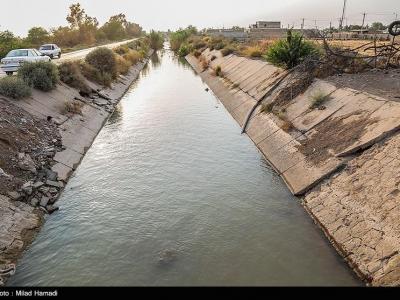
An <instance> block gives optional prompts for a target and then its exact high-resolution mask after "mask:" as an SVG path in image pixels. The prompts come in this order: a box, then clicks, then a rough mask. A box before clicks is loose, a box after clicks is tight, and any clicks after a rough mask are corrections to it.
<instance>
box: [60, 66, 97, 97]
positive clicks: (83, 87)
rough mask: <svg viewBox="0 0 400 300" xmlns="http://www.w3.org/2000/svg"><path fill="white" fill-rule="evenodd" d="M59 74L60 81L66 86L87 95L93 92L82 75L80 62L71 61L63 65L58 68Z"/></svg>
mask: <svg viewBox="0 0 400 300" xmlns="http://www.w3.org/2000/svg"><path fill="white" fill-rule="evenodd" d="M58 72H59V74H60V80H61V81H62V82H64V83H65V84H67V85H69V86H70V87H73V88H75V89H77V90H79V91H80V92H83V93H86V94H89V93H90V92H91V89H90V88H89V86H88V85H87V84H86V82H85V78H84V76H83V75H82V72H81V69H80V65H79V62H77V61H69V62H65V63H62V64H61V65H60V66H59V67H58Z"/></svg>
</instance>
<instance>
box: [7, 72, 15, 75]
mask: <svg viewBox="0 0 400 300" xmlns="http://www.w3.org/2000/svg"><path fill="white" fill-rule="evenodd" d="M6 74H7V75H8V76H12V74H14V72H6Z"/></svg>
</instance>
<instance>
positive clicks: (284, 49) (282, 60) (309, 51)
mask: <svg viewBox="0 0 400 300" xmlns="http://www.w3.org/2000/svg"><path fill="white" fill-rule="evenodd" d="M313 55H315V56H317V55H319V50H318V48H317V47H316V46H315V45H314V44H313V43H311V42H308V41H305V40H304V38H303V36H302V35H301V34H299V33H293V32H292V31H291V30H288V32H287V37H286V39H281V40H278V41H276V42H275V43H273V44H272V45H271V46H270V47H269V49H268V50H267V53H266V55H265V58H266V59H267V61H269V62H271V63H272V64H274V65H276V66H279V67H283V68H286V69H291V68H294V67H295V66H297V65H298V64H300V63H301V62H302V61H303V60H304V59H305V58H306V57H308V56H313Z"/></svg>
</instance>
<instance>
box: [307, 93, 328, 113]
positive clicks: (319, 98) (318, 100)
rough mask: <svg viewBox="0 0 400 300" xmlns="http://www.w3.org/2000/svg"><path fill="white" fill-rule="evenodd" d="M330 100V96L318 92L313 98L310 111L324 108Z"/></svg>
mask: <svg viewBox="0 0 400 300" xmlns="http://www.w3.org/2000/svg"><path fill="white" fill-rule="evenodd" d="M328 100H329V94H326V93H324V92H322V91H318V92H317V93H316V94H314V95H312V96H311V105H310V109H316V108H319V107H321V106H322V104H324V103H325V102H326V101H328Z"/></svg>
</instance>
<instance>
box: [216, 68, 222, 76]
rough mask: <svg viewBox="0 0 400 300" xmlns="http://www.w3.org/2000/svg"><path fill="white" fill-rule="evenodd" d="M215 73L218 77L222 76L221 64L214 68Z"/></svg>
mask: <svg viewBox="0 0 400 300" xmlns="http://www.w3.org/2000/svg"><path fill="white" fill-rule="evenodd" d="M215 75H216V76H218V77H222V68H221V66H217V67H216V68H215Z"/></svg>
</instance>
